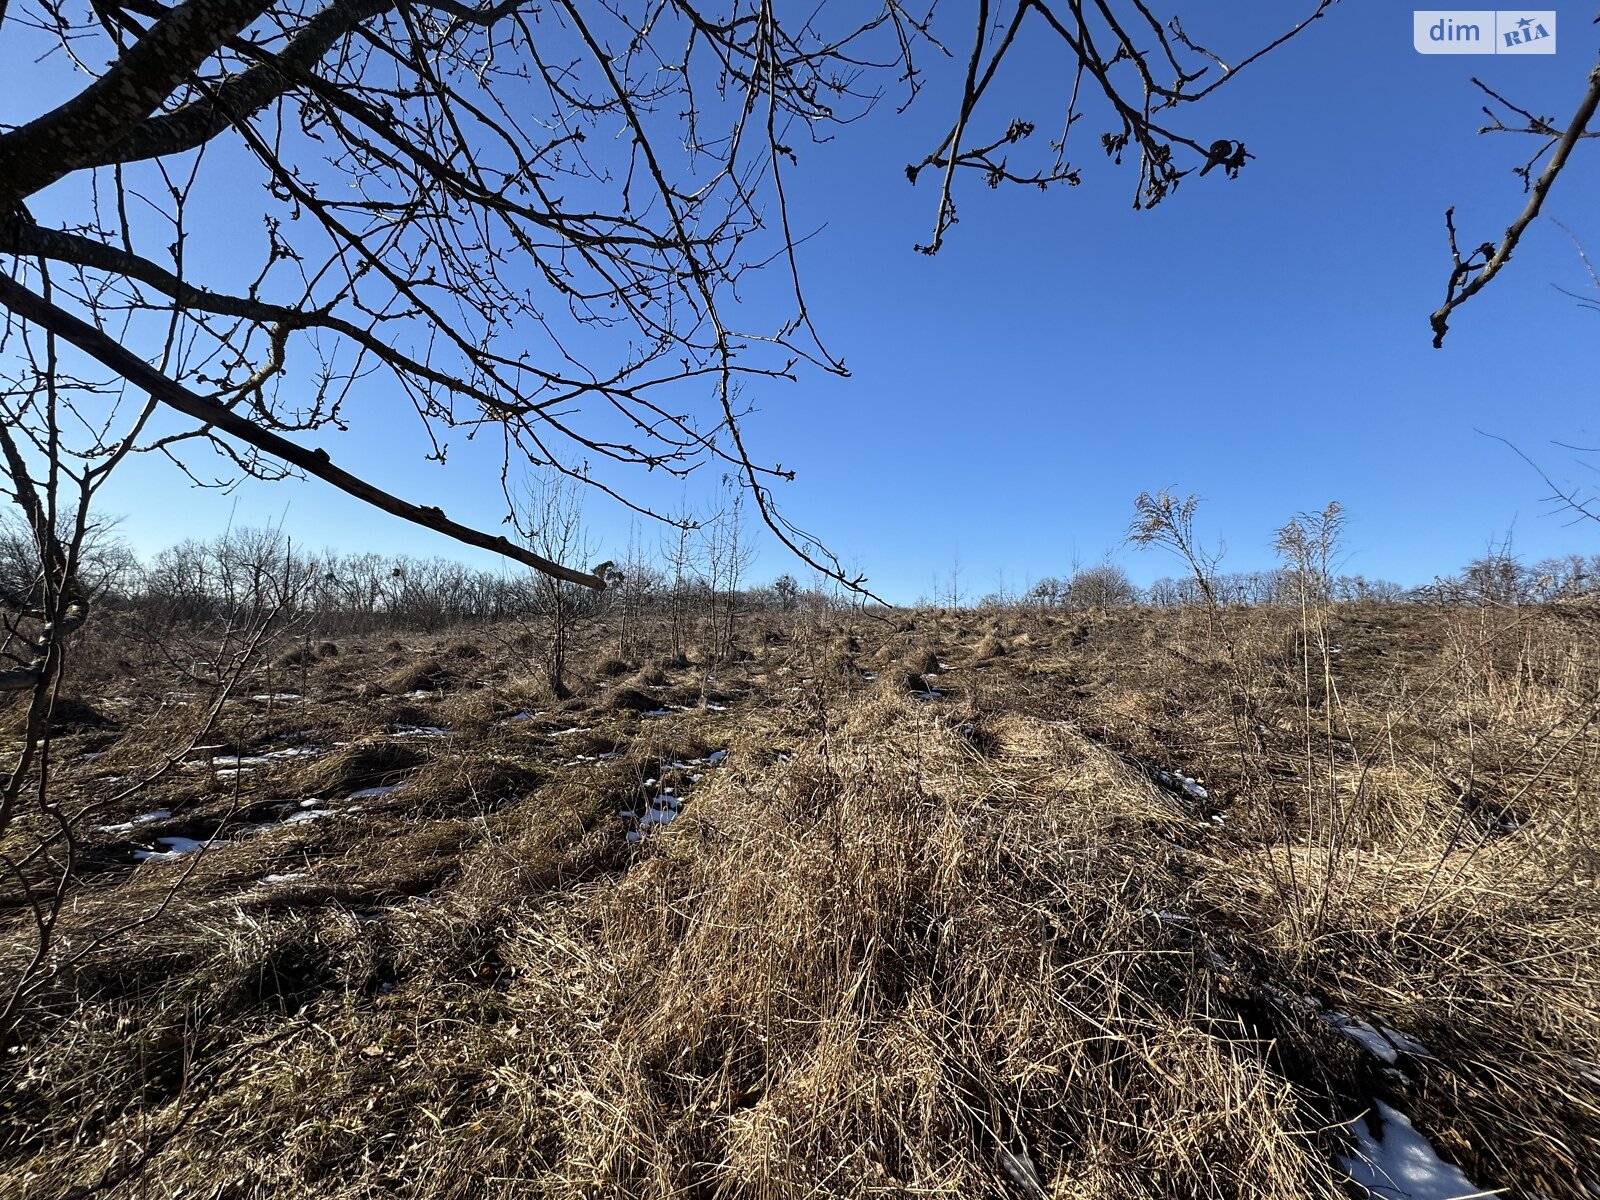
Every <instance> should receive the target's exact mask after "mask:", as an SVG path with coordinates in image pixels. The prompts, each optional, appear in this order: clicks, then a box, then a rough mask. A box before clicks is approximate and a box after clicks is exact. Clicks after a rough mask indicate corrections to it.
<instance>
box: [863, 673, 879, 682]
mask: <svg viewBox="0 0 1600 1200" xmlns="http://www.w3.org/2000/svg"><path fill="white" fill-rule="evenodd" d="M861 678H863V679H865V680H866V681H867V682H868V683H876V682H877V679H878V673H877V672H876V671H863V672H861Z"/></svg>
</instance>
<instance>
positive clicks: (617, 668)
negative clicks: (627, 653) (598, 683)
mask: <svg viewBox="0 0 1600 1200" xmlns="http://www.w3.org/2000/svg"><path fill="white" fill-rule="evenodd" d="M631 670H633V666H632V664H630V663H629V662H628V660H627V659H625V658H618V657H617V656H616V655H615V654H613V655H609V656H608V657H606V658H602V659H601V660H600V661H599V662H598V663H596V664H595V667H594V673H595V676H596V677H597V678H600V679H615V678H616V677H617V676H619V675H626V674H627V673H628V672H629V671H631Z"/></svg>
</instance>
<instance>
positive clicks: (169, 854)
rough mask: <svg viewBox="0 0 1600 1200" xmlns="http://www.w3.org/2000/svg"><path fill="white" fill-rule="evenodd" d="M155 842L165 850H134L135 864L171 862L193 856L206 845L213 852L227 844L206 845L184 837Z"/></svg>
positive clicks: (159, 839)
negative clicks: (189, 855)
mask: <svg viewBox="0 0 1600 1200" xmlns="http://www.w3.org/2000/svg"><path fill="white" fill-rule="evenodd" d="M156 841H157V842H159V843H160V844H161V845H163V846H165V847H166V849H165V850H135V851H134V852H133V858H134V861H135V862H171V861H172V860H173V859H175V858H182V857H183V856H184V855H185V854H193V853H194V852H195V851H196V850H200V849H203V848H204V847H206V846H207V845H208V844H209V845H210V847H211V849H213V850H215V849H218V848H219V847H222V846H226V845H227V844H228V843H227V842H210V843H207V842H206V841H204V840H201V841H196V840H195V839H194V838H186V837H162V838H157V839H156Z"/></svg>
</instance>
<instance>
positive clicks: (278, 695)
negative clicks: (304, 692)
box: [250, 692, 300, 704]
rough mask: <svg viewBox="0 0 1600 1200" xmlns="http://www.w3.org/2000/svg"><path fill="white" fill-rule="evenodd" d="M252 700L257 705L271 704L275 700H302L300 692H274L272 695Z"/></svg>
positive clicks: (254, 697)
mask: <svg viewBox="0 0 1600 1200" xmlns="http://www.w3.org/2000/svg"><path fill="white" fill-rule="evenodd" d="M250 699H252V700H254V701H255V702H256V703H257V704H269V703H271V702H272V701H274V700H298V699H300V693H299V692H273V693H271V694H270V695H263V696H251V697H250Z"/></svg>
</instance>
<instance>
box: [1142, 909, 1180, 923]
mask: <svg viewBox="0 0 1600 1200" xmlns="http://www.w3.org/2000/svg"><path fill="white" fill-rule="evenodd" d="M1139 911H1140V912H1141V913H1143V914H1144V915H1145V916H1147V917H1154V918H1155V919H1156V920H1158V921H1160V922H1161V923H1162V924H1163V925H1192V924H1194V918H1193V917H1188V916H1185V915H1184V914H1183V913H1176V912H1166V911H1165V910H1163V909H1159V908H1144V909H1140V910H1139Z"/></svg>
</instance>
